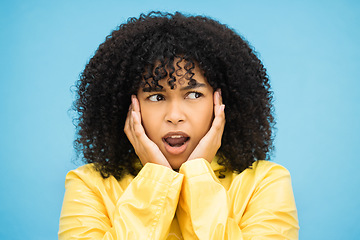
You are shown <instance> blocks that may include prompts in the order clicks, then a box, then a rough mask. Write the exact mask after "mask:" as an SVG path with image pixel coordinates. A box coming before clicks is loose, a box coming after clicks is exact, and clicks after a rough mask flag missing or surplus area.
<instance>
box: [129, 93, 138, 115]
mask: <svg viewBox="0 0 360 240" xmlns="http://www.w3.org/2000/svg"><path fill="white" fill-rule="evenodd" d="M131 102H132V106H133V108H134V109H133V110H134V111H135V112H140V104H139V100H138V99H137V97H136V96H135V95H131Z"/></svg>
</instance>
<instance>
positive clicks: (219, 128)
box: [188, 89, 225, 162]
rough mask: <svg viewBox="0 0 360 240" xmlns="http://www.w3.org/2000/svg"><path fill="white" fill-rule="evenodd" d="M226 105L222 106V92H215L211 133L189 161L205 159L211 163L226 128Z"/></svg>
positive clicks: (202, 140)
mask: <svg viewBox="0 0 360 240" xmlns="http://www.w3.org/2000/svg"><path fill="white" fill-rule="evenodd" d="M224 110H225V105H224V104H222V97H221V90H220V89H217V90H216V91H215V92H214V115H215V117H214V120H213V122H212V125H211V127H210V129H209V131H208V132H207V133H206V134H205V136H204V137H203V138H202V139H201V140H200V142H199V144H198V145H197V146H196V148H195V149H194V151H193V152H192V153H191V154H190V156H189V158H188V160H192V159H196V158H204V159H206V160H207V161H209V162H211V161H212V160H213V158H214V157H215V155H216V153H217V151H218V150H219V148H220V146H221V138H222V135H223V132H224V127H225V111H224Z"/></svg>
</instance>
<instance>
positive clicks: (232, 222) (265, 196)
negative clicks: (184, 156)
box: [59, 159, 299, 240]
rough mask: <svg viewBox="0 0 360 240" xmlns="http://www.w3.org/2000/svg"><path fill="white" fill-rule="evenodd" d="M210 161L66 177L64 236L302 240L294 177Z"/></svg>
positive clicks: (259, 165)
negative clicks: (240, 169) (238, 170)
mask: <svg viewBox="0 0 360 240" xmlns="http://www.w3.org/2000/svg"><path fill="white" fill-rule="evenodd" d="M221 169H222V167H221V166H219V165H218V164H217V163H216V161H213V162H212V163H211V165H210V164H209V163H208V162H207V161H206V160H204V159H196V160H191V161H188V162H186V163H184V164H183V165H182V167H181V168H180V170H179V173H177V172H175V171H172V170H171V169H169V168H167V167H163V166H160V165H156V164H151V163H148V164H146V165H145V166H144V167H143V168H142V170H141V171H140V172H139V174H138V175H137V176H136V177H135V178H134V177H132V176H125V177H124V178H123V179H122V180H121V181H117V180H116V179H115V178H114V177H109V178H107V179H103V178H102V177H101V176H100V174H99V173H98V172H96V171H95V170H94V169H93V167H92V165H91V164H88V165H85V166H82V167H80V168H78V169H76V170H73V171H70V172H69V173H68V174H67V176H66V181H65V187H66V192H65V196H64V202H63V207H62V211H61V216H60V228H59V239H113V240H115V239H140V240H142V239H204V240H210V239H216V240H220V239H298V229H299V227H298V220H297V212H296V206H295V201H294V197H293V192H292V187H291V180H290V174H289V172H288V171H287V170H286V169H285V168H284V167H282V166H280V165H278V164H275V163H272V162H268V161H257V162H255V163H254V164H253V166H252V168H251V169H246V170H245V171H243V172H242V173H240V174H234V173H232V172H230V171H228V172H226V173H225V174H224V175H225V178H218V177H217V176H219V174H220V173H219V171H220V170H221Z"/></svg>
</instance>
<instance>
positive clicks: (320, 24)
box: [0, 0, 360, 240]
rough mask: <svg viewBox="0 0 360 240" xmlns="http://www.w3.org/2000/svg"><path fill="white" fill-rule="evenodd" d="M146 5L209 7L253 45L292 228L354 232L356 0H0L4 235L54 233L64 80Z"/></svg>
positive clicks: (0, 233) (358, 140) (315, 233)
mask: <svg viewBox="0 0 360 240" xmlns="http://www.w3.org/2000/svg"><path fill="white" fill-rule="evenodd" d="M149 10H165V11H171V12H173V11H175V10H179V11H183V12H185V13H192V14H205V15H208V16H212V17H213V18H215V19H217V20H219V21H220V22H222V23H225V24H228V25H229V26H231V27H232V28H234V29H235V30H236V31H237V32H239V33H240V34H242V35H243V36H245V38H246V39H247V40H248V41H249V42H250V43H251V44H252V45H253V46H254V47H255V49H256V51H257V52H259V56H260V58H261V59H262V61H263V63H264V64H265V66H266V67H267V69H268V73H269V76H270V78H271V81H272V86H273V90H274V91H275V106H276V116H277V121H278V124H277V128H278V131H277V138H276V152H275V155H274V157H273V161H275V162H278V163H280V164H282V165H284V166H285V167H287V168H288V169H289V170H290V172H291V175H292V180H293V187H294V193H295V197H296V203H297V207H298V212H299V221H300V227H301V229H300V239H342V240H343V239H359V237H358V236H360V224H359V222H360V210H359V209H360V206H359V203H360V201H359V200H360V199H359V198H360V191H359V187H360V173H359V169H360V164H359V150H360V137H359V134H360V127H359V126H360V104H359V103H360V79H359V69H360V58H359V56H360V47H359V39H360V27H359V26H360V3H359V1H349V0H348V1H340V0H339V1H331V0H330V1H329V0H328V1H298V2H295V1H276V0H275V1H267V0H262V1H251V2H250V1H240V0H239V1H235V0H234V1H223V3H221V1H212V0H207V1H205V0H204V1H195V0H191V1H188V0H182V1H168V0H166V1H165V0H164V1H161V0H153V1H115V0H114V1H92V0H72V1H70V0H66V1H40V0H32V1H19V0H13V1H7V3H5V1H1V3H0V36H1V38H0V66H1V71H0V81H1V82H0V107H1V108H0V114H1V117H0V159H1V174H0V194H1V198H0V239H47V240H48V239H57V231H58V219H59V214H60V211H61V204H62V198H63V194H64V179H65V175H66V173H67V171H69V170H70V169H73V168H76V165H74V164H73V163H72V162H71V161H72V159H74V152H73V149H72V141H73V139H74V127H73V125H72V121H71V112H70V113H69V112H68V110H69V108H70V107H71V103H72V100H73V95H72V93H71V91H70V87H71V86H72V85H73V84H74V82H75V81H76V79H77V78H78V76H79V73H80V72H81V71H82V70H83V68H84V66H85V64H86V62H87V61H88V60H89V58H90V57H91V56H92V55H93V53H94V51H95V50H96V49H97V47H98V45H99V44H100V43H102V42H103V41H104V39H105V36H106V35H108V34H109V33H110V32H111V30H112V29H114V28H115V27H116V26H117V25H119V24H121V23H123V22H124V21H125V20H126V19H127V18H128V17H132V16H136V17H137V16H138V15H139V14H140V13H141V12H148V11H149Z"/></svg>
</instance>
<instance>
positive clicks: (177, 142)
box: [164, 135, 190, 147]
mask: <svg viewBox="0 0 360 240" xmlns="http://www.w3.org/2000/svg"><path fill="white" fill-rule="evenodd" d="M189 139H190V137H186V136H183V135H172V136H169V137H166V138H164V141H165V142H166V143H167V144H169V146H171V147H181V146H182V145H184V144H185V143H186V142H187V141H189Z"/></svg>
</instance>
